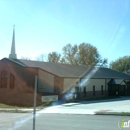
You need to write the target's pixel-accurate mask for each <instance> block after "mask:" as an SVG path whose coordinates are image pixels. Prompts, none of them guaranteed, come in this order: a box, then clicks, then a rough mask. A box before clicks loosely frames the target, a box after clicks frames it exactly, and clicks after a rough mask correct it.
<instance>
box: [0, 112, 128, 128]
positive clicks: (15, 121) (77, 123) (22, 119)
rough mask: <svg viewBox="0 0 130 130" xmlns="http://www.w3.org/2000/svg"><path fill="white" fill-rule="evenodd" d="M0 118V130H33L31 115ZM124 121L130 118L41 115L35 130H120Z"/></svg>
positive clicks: (37, 117) (0, 115) (4, 115)
mask: <svg viewBox="0 0 130 130" xmlns="http://www.w3.org/2000/svg"><path fill="white" fill-rule="evenodd" d="M0 117H1V119H0V130H33V118H32V115H31V113H26V114H23V113H15V114H12V113H0ZM122 119H124V120H125V121H129V120H130V117H128V116H106V115H105V116H102V115H76V114H75V115H74V114H39V115H37V116H36V125H35V130H119V127H118V126H120V125H121V120H122ZM124 129H125V128H124ZM129 129H130V128H129ZM122 130H123V129H122Z"/></svg>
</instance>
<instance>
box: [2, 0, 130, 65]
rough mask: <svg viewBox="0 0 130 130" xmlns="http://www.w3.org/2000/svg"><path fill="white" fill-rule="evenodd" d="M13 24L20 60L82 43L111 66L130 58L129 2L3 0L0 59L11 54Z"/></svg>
mask: <svg viewBox="0 0 130 130" xmlns="http://www.w3.org/2000/svg"><path fill="white" fill-rule="evenodd" d="M13 25H15V45H16V54H17V57H18V59H20V58H21V57H28V58H30V59H31V60H36V59H37V57H39V56H40V55H41V54H43V55H45V56H46V55H47V54H48V53H50V52H52V51H56V52H58V53H62V48H63V47H64V46H65V45H66V44H68V43H71V44H72V45H74V44H77V45H79V44H80V43H83V42H86V43H90V44H92V45H93V46H95V47H97V49H98V51H99V53H100V55H101V56H102V57H103V58H107V59H108V62H109V63H110V62H111V61H114V60H116V59H118V58H119V57H123V56H130V1H129V0H0V52H1V54H0V59H2V58H4V57H7V58H8V56H9V53H10V51H11V43H12V35H13Z"/></svg>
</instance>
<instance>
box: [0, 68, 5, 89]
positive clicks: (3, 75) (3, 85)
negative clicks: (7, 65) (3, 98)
mask: <svg viewBox="0 0 130 130" xmlns="http://www.w3.org/2000/svg"><path fill="white" fill-rule="evenodd" d="M0 81H1V82H0V87H1V88H7V71H6V70H2V71H1V77H0Z"/></svg>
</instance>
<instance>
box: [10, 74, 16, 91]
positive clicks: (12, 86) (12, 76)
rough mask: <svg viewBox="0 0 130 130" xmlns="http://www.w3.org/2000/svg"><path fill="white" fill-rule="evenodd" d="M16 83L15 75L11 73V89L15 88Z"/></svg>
mask: <svg viewBox="0 0 130 130" xmlns="http://www.w3.org/2000/svg"><path fill="white" fill-rule="evenodd" d="M14 83H15V77H14V75H13V74H11V73H10V88H11V89H12V88H14Z"/></svg>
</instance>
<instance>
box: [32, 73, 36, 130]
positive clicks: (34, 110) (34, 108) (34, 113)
mask: <svg viewBox="0 0 130 130" xmlns="http://www.w3.org/2000/svg"><path fill="white" fill-rule="evenodd" d="M36 97H37V75H35V85H34V107H33V130H35V116H36Z"/></svg>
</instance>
